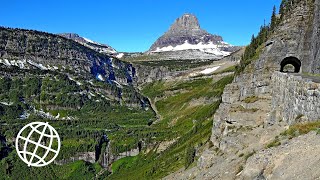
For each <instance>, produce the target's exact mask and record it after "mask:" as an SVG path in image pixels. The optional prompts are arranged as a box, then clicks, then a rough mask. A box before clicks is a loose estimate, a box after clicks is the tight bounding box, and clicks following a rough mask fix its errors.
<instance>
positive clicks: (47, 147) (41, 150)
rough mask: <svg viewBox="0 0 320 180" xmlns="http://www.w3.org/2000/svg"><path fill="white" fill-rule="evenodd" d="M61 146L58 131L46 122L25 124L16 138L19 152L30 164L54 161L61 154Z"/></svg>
mask: <svg viewBox="0 0 320 180" xmlns="http://www.w3.org/2000/svg"><path fill="white" fill-rule="evenodd" d="M60 146H61V143H60V137H59V135H58V133H57V131H56V130H55V129H54V128H53V127H52V126H50V125H49V123H44V122H32V123H29V124H27V125H25V126H24V127H23V128H22V129H21V130H20V131H19V133H18V135H17V138H16V150H17V153H18V155H19V157H20V158H21V159H22V160H23V161H24V162H25V163H26V164H27V165H28V166H34V167H42V166H46V165H48V164H50V163H52V162H53V161H54V160H55V158H56V157H57V156H58V154H59V151H60ZM53 147H55V148H53Z"/></svg>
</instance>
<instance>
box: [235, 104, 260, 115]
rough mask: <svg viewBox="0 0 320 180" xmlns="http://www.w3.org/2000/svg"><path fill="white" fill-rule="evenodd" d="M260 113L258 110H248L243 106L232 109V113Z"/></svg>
mask: <svg viewBox="0 0 320 180" xmlns="http://www.w3.org/2000/svg"><path fill="white" fill-rule="evenodd" d="M257 111H259V109H258V108H251V109H247V108H245V107H243V106H242V105H239V106H236V107H232V109H231V112H246V113H254V112H257Z"/></svg>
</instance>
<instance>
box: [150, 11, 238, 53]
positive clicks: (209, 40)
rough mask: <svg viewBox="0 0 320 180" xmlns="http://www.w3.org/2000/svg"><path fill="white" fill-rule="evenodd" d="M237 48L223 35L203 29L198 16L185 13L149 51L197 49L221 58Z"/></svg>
mask: <svg viewBox="0 0 320 180" xmlns="http://www.w3.org/2000/svg"><path fill="white" fill-rule="evenodd" d="M237 49H238V47H235V46H232V45H230V44H228V43H226V42H224V41H223V39H222V37H221V36H219V35H212V34H210V33H208V32H207V31H205V30H203V29H201V27H200V24H199V21H198V19H197V17H196V16H194V15H192V14H184V15H183V16H182V17H180V18H178V19H177V20H176V21H175V22H174V23H173V24H172V26H171V27H170V29H169V30H168V31H167V32H166V33H165V34H164V35H163V36H161V37H160V38H159V39H158V40H157V41H156V42H155V43H154V44H153V45H152V46H151V48H150V49H149V52H153V53H160V52H172V51H175V52H176V51H185V50H197V51H200V52H202V54H210V55H211V56H215V57H216V58H221V57H224V56H227V55H230V53H231V52H234V51H235V50H237ZM191 54H192V53H191ZM197 56H201V55H197Z"/></svg>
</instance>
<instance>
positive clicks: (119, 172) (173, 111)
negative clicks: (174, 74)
mask: <svg viewBox="0 0 320 180" xmlns="http://www.w3.org/2000/svg"><path fill="white" fill-rule="evenodd" d="M232 80H233V76H232V75H230V76H225V77H219V78H218V77H217V78H213V79H212V78H207V79H198V80H190V81H174V82H163V81H159V82H154V83H151V84H148V85H146V86H145V87H144V88H143V91H142V92H143V94H144V95H146V96H148V97H149V98H150V99H151V101H152V103H154V104H155V106H156V108H157V111H158V113H159V115H160V116H161V120H160V121H158V122H157V123H155V124H154V125H152V127H153V128H154V129H159V130H162V131H165V132H166V133H165V134H162V135H161V134H155V135H154V137H153V139H157V143H156V144H155V145H154V146H152V147H149V149H148V150H145V151H144V153H140V155H139V156H137V157H135V158H127V159H122V160H119V161H117V162H116V163H114V164H113V168H112V169H113V170H114V172H113V174H112V175H111V176H110V179H126V178H127V177H130V179H159V178H161V177H164V176H166V175H168V174H169V173H170V172H174V171H177V170H178V169H180V168H187V167H189V166H190V165H191V166H192V163H193V162H194V160H195V159H196V158H197V157H195V154H196V153H195V152H199V151H201V150H202V149H203V148H204V145H205V144H207V143H208V141H209V138H210V135H211V128H212V121H213V114H214V113H215V111H216V109H217V108H218V106H219V104H220V99H221V95H222V92H223V89H224V87H225V85H227V84H229V83H230V82H231V81H232ZM161 142H162V143H161ZM163 142H172V144H171V145H169V146H168V147H167V149H165V150H164V151H159V149H161V148H160V147H161V146H163V144H166V143H163ZM190 152H191V153H190Z"/></svg>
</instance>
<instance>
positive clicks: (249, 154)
mask: <svg viewBox="0 0 320 180" xmlns="http://www.w3.org/2000/svg"><path fill="white" fill-rule="evenodd" d="M255 153H256V151H252V152H250V153H248V154H246V155H245V156H244V160H245V161H247V160H248V159H249V157H251V156H253V155H254V154H255Z"/></svg>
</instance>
